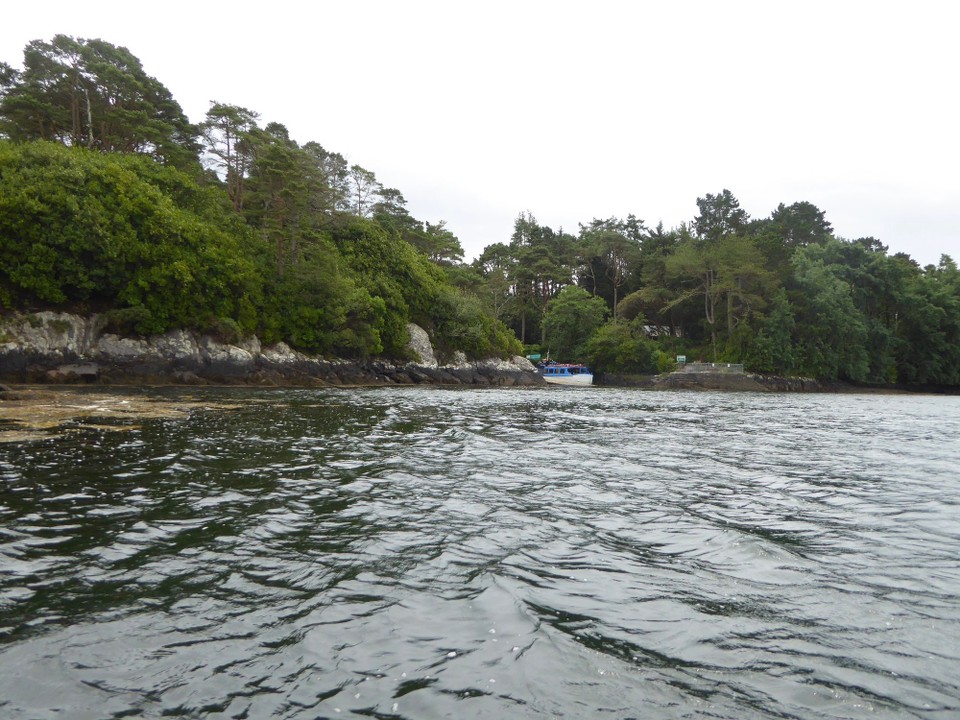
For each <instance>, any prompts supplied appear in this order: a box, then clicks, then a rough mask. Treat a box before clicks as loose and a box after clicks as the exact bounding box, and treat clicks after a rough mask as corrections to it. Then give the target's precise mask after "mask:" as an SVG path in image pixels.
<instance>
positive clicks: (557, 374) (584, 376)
mask: <svg viewBox="0 0 960 720" xmlns="http://www.w3.org/2000/svg"><path fill="white" fill-rule="evenodd" d="M539 370H540V374H541V375H542V376H543V379H544V380H546V381H547V382H548V383H551V384H553V385H576V386H580V387H583V386H586V385H593V373H592V372H590V368H588V367H587V366H586V365H565V364H562V363H553V364H551V365H543V366H542V367H540V368H539Z"/></svg>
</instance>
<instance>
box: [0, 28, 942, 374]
mask: <svg viewBox="0 0 960 720" xmlns="http://www.w3.org/2000/svg"><path fill="white" fill-rule="evenodd" d="M696 205H697V211H698V212H697V214H696V216H695V217H694V218H693V219H692V220H691V221H690V222H689V223H682V224H680V225H679V226H678V227H675V228H669V229H667V228H664V227H663V226H662V224H660V225H658V226H656V227H653V228H651V227H648V226H647V225H646V224H645V223H644V222H643V221H642V220H640V219H639V218H637V217H634V216H633V215H629V216H627V217H626V218H622V219H621V218H609V219H593V220H590V221H589V222H585V223H583V224H581V225H580V227H579V229H578V232H577V233H576V234H571V233H567V232H564V231H562V230H560V231H554V230H552V229H551V228H550V227H547V226H545V225H541V224H540V223H539V222H538V221H537V220H536V219H535V218H534V217H533V216H532V215H531V214H530V213H521V214H520V215H519V217H518V218H517V219H516V222H515V224H514V232H513V235H512V236H511V237H510V238H504V239H503V242H497V243H494V244H491V245H489V246H488V247H486V248H485V249H484V250H483V252H482V253H481V254H480V256H479V257H478V258H476V259H475V260H473V261H472V262H464V258H463V250H462V247H461V245H460V243H459V241H458V239H457V237H456V236H455V235H454V233H453V232H451V230H450V229H449V228H447V227H446V225H445V223H444V222H443V221H442V220H441V221H437V222H435V223H434V222H429V221H426V222H425V221H421V220H418V219H416V218H414V217H412V216H411V215H410V213H409V212H408V211H407V209H406V201H405V200H404V197H403V195H402V193H401V192H400V191H399V190H397V189H394V188H387V187H384V186H383V185H382V184H380V183H379V182H378V181H377V178H376V175H375V174H374V173H373V172H371V171H369V170H367V169H365V168H362V167H360V166H359V165H355V164H354V165H351V164H350V163H349V162H348V161H347V160H346V159H345V158H344V157H343V156H342V155H340V154H339V153H337V152H332V151H329V150H327V149H325V148H324V147H323V146H321V145H320V144H318V143H316V142H307V143H304V144H302V145H301V144H299V143H298V142H297V141H295V140H294V139H292V138H291V137H290V135H289V133H288V132H287V129H286V128H285V127H284V126H283V125H281V124H278V123H268V124H265V125H264V126H262V127H261V125H260V118H259V115H258V114H257V113H256V112H254V111H252V110H249V109H246V108H242V107H238V106H235V105H229V104H225V103H220V102H215V103H212V104H211V107H210V109H209V111H208V112H207V115H206V117H205V119H204V121H203V122H202V123H200V124H196V125H195V124H192V123H191V122H190V121H189V120H188V119H187V118H186V116H185V115H184V113H183V111H182V109H181V108H180V106H179V104H178V103H177V102H176V101H175V100H174V98H173V97H172V95H171V93H170V92H169V91H168V90H167V89H166V88H165V87H164V86H163V85H162V84H161V83H160V82H159V81H158V80H156V79H155V78H153V77H151V76H149V75H148V74H147V73H146V72H145V71H144V69H143V67H142V66H141V63H140V61H139V60H138V59H137V58H136V57H135V56H134V55H132V54H131V53H130V52H129V51H128V50H127V49H125V48H122V47H117V46H114V45H112V44H110V43H107V42H104V41H102V40H84V39H75V38H71V37H67V36H64V35H58V36H56V37H55V38H53V40H52V41H50V42H46V41H39V40H37V41H33V42H31V43H29V44H28V45H27V47H26V49H25V51H24V58H23V67H22V69H15V68H14V67H13V66H11V65H8V64H5V63H0V249H2V252H0V309H2V311H3V312H5V313H7V312H12V311H35V310H40V309H57V310H69V311H71V312H76V313H81V314H82V313H88V314H89V313H100V314H102V315H103V316H104V318H105V320H106V323H107V325H108V327H109V328H111V329H112V330H113V331H115V332H116V333H117V334H119V335H127V336H133V335H151V334H157V333H162V332H165V331H167V330H170V329H174V328H191V329H194V330H197V331H202V332H207V333H210V334H212V335H214V336H216V337H219V338H221V339H222V340H223V341H225V342H229V341H230V340H232V339H238V340H239V339H240V338H243V337H245V336H249V335H252V334H257V335H258V336H259V338H260V339H261V340H262V341H263V342H264V343H265V344H268V343H274V342H279V341H281V340H282V341H284V342H286V343H288V344H289V345H290V346H292V347H293V348H296V349H299V350H302V351H304V352H309V353H315V354H318V355H324V356H328V357H342V358H361V359H367V358H376V357H384V358H391V359H403V358H404V354H405V352H406V350H405V347H406V343H407V340H408V331H407V324H408V323H410V322H413V323H416V324H417V325H420V326H421V327H423V328H425V329H427V331H428V332H429V334H430V337H431V339H432V341H433V344H434V346H435V347H436V348H437V351H438V353H439V354H441V355H443V354H452V353H453V352H455V351H457V350H460V351H463V352H464V353H466V354H467V356H469V357H472V358H482V357H493V356H500V357H508V356H511V355H515V354H519V353H522V352H523V351H524V349H526V351H527V352H540V353H547V352H549V353H550V354H551V355H552V356H553V357H555V358H558V359H562V360H582V361H586V362H588V363H590V364H591V365H592V366H593V368H594V370H595V371H597V372H601V373H602V372H610V373H636V374H645V373H655V372H662V371H665V370H669V369H672V366H673V361H674V358H675V357H676V356H677V355H686V356H687V357H688V358H690V359H704V360H708V361H715V362H742V363H744V365H745V367H746V369H747V370H749V371H753V372H758V373H770V374H778V375H802V376H806V377H812V378H817V379H820V380H830V381H832V380H846V381H852V382H858V383H875V384H887V383H901V384H907V385H924V386H928V385H939V386H948V387H950V386H952V387H957V386H960V271H958V268H957V266H956V264H955V262H954V261H953V260H952V259H951V258H950V257H948V256H943V257H942V258H941V261H940V263H939V264H938V265H936V266H933V265H928V266H926V267H920V266H919V265H918V264H917V263H916V262H914V261H913V260H912V259H911V258H910V257H909V256H908V255H906V254H903V253H898V254H895V255H889V254H888V252H887V248H886V247H885V246H884V245H882V244H881V242H880V241H879V240H877V239H875V238H857V239H854V240H847V239H843V238H839V237H836V236H835V235H834V233H833V231H832V227H831V225H830V223H829V222H828V221H827V220H826V217H825V213H824V212H823V211H822V210H820V209H819V208H817V207H816V206H814V205H812V204H811V203H809V202H794V203H792V204H790V205H786V204H780V205H779V206H778V207H777V208H775V209H774V210H773V211H772V212H771V213H770V215H769V216H768V217H765V218H750V217H749V216H748V215H747V213H746V212H745V211H744V210H743V209H742V208H740V206H739V202H738V201H737V199H736V197H735V196H734V195H733V194H732V193H731V192H730V191H728V190H722V191H721V192H718V193H716V194H706V195H704V196H703V197H701V198H697V201H696Z"/></svg>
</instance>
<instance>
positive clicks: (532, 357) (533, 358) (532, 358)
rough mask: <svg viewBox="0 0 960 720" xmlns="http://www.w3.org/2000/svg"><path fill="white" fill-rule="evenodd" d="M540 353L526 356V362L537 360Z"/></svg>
mask: <svg viewBox="0 0 960 720" xmlns="http://www.w3.org/2000/svg"><path fill="white" fill-rule="evenodd" d="M539 359H540V353H534V354H533V355H527V360H539Z"/></svg>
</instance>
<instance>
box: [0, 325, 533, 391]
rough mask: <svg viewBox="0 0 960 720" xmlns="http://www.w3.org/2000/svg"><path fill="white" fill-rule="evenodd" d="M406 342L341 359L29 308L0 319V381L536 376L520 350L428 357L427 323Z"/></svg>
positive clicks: (460, 380)
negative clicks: (135, 331)
mask: <svg viewBox="0 0 960 720" xmlns="http://www.w3.org/2000/svg"><path fill="white" fill-rule="evenodd" d="M408 329H409V330H410V335H411V342H410V346H409V349H410V352H411V355H412V356H413V357H419V358H420V360H419V362H409V363H392V362H388V361H384V360H371V361H366V362H363V361H350V360H335V359H325V358H320V357H315V356H310V355H306V354H304V353H301V352H298V351H296V350H293V349H291V348H290V347H288V346H287V345H286V344H284V343H278V344H276V345H272V346H269V347H261V345H260V341H259V340H258V339H257V338H256V337H251V338H249V339H246V340H243V341H240V342H238V343H236V344H230V343H222V342H218V341H217V340H215V339H214V338H212V337H210V336H208V335H200V334H197V333H194V332H191V331H189V330H171V331H170V332H168V333H166V334H164V335H158V336H154V337H149V338H125V337H119V336H117V335H114V334H111V333H105V332H103V323H102V321H101V319H100V317H99V316H97V315H93V316H90V317H81V316H79V315H73V314H69V313H59V312H50V311H44V312H37V313H31V314H13V315H7V316H5V317H3V318H2V319H0V381H3V382H8V383H100V384H117V385H123V384H131V385H150V384H183V385H206V384H228V385H263V386H271V385H275V386H306V387H325V386H356V385H416V384H432V385H497V386H528V385H541V384H543V379H542V378H541V377H540V376H539V375H538V374H537V371H536V368H535V367H534V366H533V365H532V364H531V363H530V362H529V361H528V360H526V359H525V358H522V357H519V356H517V357H514V358H512V359H510V360H501V359H498V358H492V359H488V360H480V361H468V360H467V359H466V357H464V356H463V355H462V354H458V355H457V356H456V357H454V358H453V361H452V362H446V363H440V362H438V361H437V359H436V357H435V355H434V352H433V348H432V346H431V345H430V340H429V337H428V336H427V333H426V332H425V331H424V330H423V329H422V328H419V327H417V326H416V325H410V326H409V328H408Z"/></svg>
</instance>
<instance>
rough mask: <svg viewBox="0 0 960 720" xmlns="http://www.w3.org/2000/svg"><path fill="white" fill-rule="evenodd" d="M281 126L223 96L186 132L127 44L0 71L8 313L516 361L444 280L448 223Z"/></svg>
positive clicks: (449, 256)
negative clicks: (413, 338)
mask: <svg viewBox="0 0 960 720" xmlns="http://www.w3.org/2000/svg"><path fill="white" fill-rule="evenodd" d="M405 205H406V202H405V200H404V198H403V195H402V194H401V193H400V191H398V190H396V189H393V188H386V187H383V186H382V185H381V184H380V183H379V182H378V181H377V179H376V176H375V175H374V173H373V172H371V171H368V170H366V169H364V168H362V167H360V166H358V165H350V164H349V163H348V162H347V161H346V160H345V158H344V157H343V156H341V155H340V154H338V153H334V152H329V151H327V150H325V149H324V148H323V147H322V146H321V145H319V144H318V143H315V142H308V143H306V144H304V145H300V144H298V143H297V142H296V141H294V140H293V139H292V138H291V137H290V136H289V134H288V132H287V130H286V128H285V127H284V126H283V125H280V124H278V123H269V124H266V125H265V126H263V127H261V126H260V122H259V116H258V115H257V113H255V112H253V111H251V110H248V109H246V108H242V107H238V106H233V105H228V104H223V103H213V104H212V106H211V108H210V110H209V112H208V113H207V116H206V118H205V120H204V122H203V123H201V124H199V125H194V124H191V123H190V122H189V121H188V119H187V118H186V116H185V115H184V113H183V111H182V109H181V108H180V106H179V104H178V103H177V102H176V101H175V100H174V99H173V98H172V96H171V94H170V92H169V91H168V90H167V89H166V88H165V87H164V86H163V85H162V84H161V83H160V82H159V81H157V80H156V79H155V78H152V77H150V76H148V75H147V74H146V72H145V71H144V70H143V68H142V66H141V64H140V61H139V60H138V59H137V58H136V57H134V56H133V55H132V54H131V53H130V52H129V51H128V50H126V49H125V48H121V47H116V46H114V45H111V44H110V43H107V42H104V41H102V40H83V39H74V38H71V37H67V36H64V35H58V36H56V37H55V38H54V39H53V40H52V41H51V42H44V41H39V40H38V41H34V42H31V43H29V44H28V45H27V47H26V49H25V51H24V63H23V70H16V69H14V68H13V67H12V66H10V65H7V64H3V63H0V250H2V252H0V303H2V306H3V307H6V308H13V309H27V308H35V307H56V308H63V309H71V310H75V311H80V312H83V311H88V312H94V311H95V312H103V313H104V314H105V316H106V318H107V322H108V324H109V326H110V327H111V328H112V329H115V330H116V331H118V332H122V333H141V334H150V333H159V332H163V331H165V330H167V329H170V328H173V327H192V328H196V329H199V330H203V331H208V332H213V333H214V334H216V335H218V336H221V337H222V338H223V339H231V338H234V337H240V336H245V335H248V334H250V333H257V334H259V335H260V337H261V339H262V340H264V341H265V342H267V343H271V342H276V341H279V340H285V341H287V342H288V343H290V344H291V345H293V346H294V347H297V348H299V349H302V350H306V351H310V352H315V353H322V354H328V355H336V356H340V357H368V356H374V355H386V356H390V357H395V358H402V357H403V355H404V352H405V351H404V347H405V343H406V341H407V339H408V336H407V331H406V325H407V323H408V322H415V323H417V324H419V325H421V326H423V327H425V328H426V329H428V331H430V332H431V335H432V337H433V339H434V342H435V344H436V345H437V346H438V349H439V350H440V351H441V353H443V352H447V353H450V352H452V351H453V350H462V351H464V352H466V353H467V354H468V355H469V356H472V357H485V356H491V355H501V356H506V355H510V354H514V353H516V352H519V351H520V350H521V348H520V345H519V343H518V342H517V340H516V338H515V337H514V336H513V334H512V333H511V332H510V331H509V330H507V329H506V328H505V326H504V325H503V324H502V323H499V322H498V321H496V320H495V319H494V317H493V316H492V315H491V314H490V313H488V312H486V311H485V310H484V309H483V307H482V303H481V301H480V299H479V298H478V297H477V296H476V295H474V294H473V293H471V292H470V291H469V290H468V289H466V288H463V287H461V286H459V285H457V284H455V283H453V282H451V280H450V277H449V274H450V273H452V272H456V271H455V269H454V266H455V265H456V264H457V263H458V262H459V261H460V260H461V259H462V256H463V251H462V248H461V246H460V243H459V241H458V239H457V238H456V237H455V236H454V235H453V234H452V233H451V232H450V231H449V230H447V229H446V227H445V226H444V223H443V222H442V221H441V222H437V223H435V224H433V223H429V222H422V221H419V220H417V219H415V218H413V217H412V216H411V215H410V214H409V213H408V212H407V210H406V207H405Z"/></svg>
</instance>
